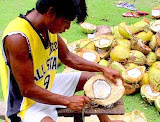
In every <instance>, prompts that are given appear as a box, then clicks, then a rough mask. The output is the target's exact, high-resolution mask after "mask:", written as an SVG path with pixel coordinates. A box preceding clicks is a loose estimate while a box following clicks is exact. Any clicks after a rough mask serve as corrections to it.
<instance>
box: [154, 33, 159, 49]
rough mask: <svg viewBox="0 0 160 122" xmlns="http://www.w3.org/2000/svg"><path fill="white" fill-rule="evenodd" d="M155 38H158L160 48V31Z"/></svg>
mask: <svg viewBox="0 0 160 122" xmlns="http://www.w3.org/2000/svg"><path fill="white" fill-rule="evenodd" d="M155 36H156V41H157V46H160V31H158V32H157V33H156V35H155Z"/></svg>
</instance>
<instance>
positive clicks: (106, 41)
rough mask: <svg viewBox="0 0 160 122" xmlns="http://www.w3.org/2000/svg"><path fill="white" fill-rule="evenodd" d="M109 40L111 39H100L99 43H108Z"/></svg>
mask: <svg viewBox="0 0 160 122" xmlns="http://www.w3.org/2000/svg"><path fill="white" fill-rule="evenodd" d="M110 42H111V40H109V39H100V40H99V45H101V46H103V45H106V44H109V43H110Z"/></svg>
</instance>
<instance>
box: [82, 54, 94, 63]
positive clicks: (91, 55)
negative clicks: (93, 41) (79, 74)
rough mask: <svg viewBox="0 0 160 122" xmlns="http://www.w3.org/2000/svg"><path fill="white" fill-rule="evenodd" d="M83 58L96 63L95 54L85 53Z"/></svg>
mask: <svg viewBox="0 0 160 122" xmlns="http://www.w3.org/2000/svg"><path fill="white" fill-rule="evenodd" d="M83 58H84V59H86V60H88V61H92V62H94V61H95V59H96V55H95V54H94V53H93V52H85V53H83Z"/></svg>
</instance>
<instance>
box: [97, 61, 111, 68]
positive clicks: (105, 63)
mask: <svg viewBox="0 0 160 122" xmlns="http://www.w3.org/2000/svg"><path fill="white" fill-rule="evenodd" d="M99 65H102V66H106V67H108V65H109V62H108V61H107V60H105V59H101V60H100V61H99Z"/></svg>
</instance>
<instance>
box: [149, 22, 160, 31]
mask: <svg viewBox="0 0 160 122" xmlns="http://www.w3.org/2000/svg"><path fill="white" fill-rule="evenodd" d="M150 28H151V30H152V31H154V32H158V31H159V30H160V20H156V21H153V22H151V23H150Z"/></svg>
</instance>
